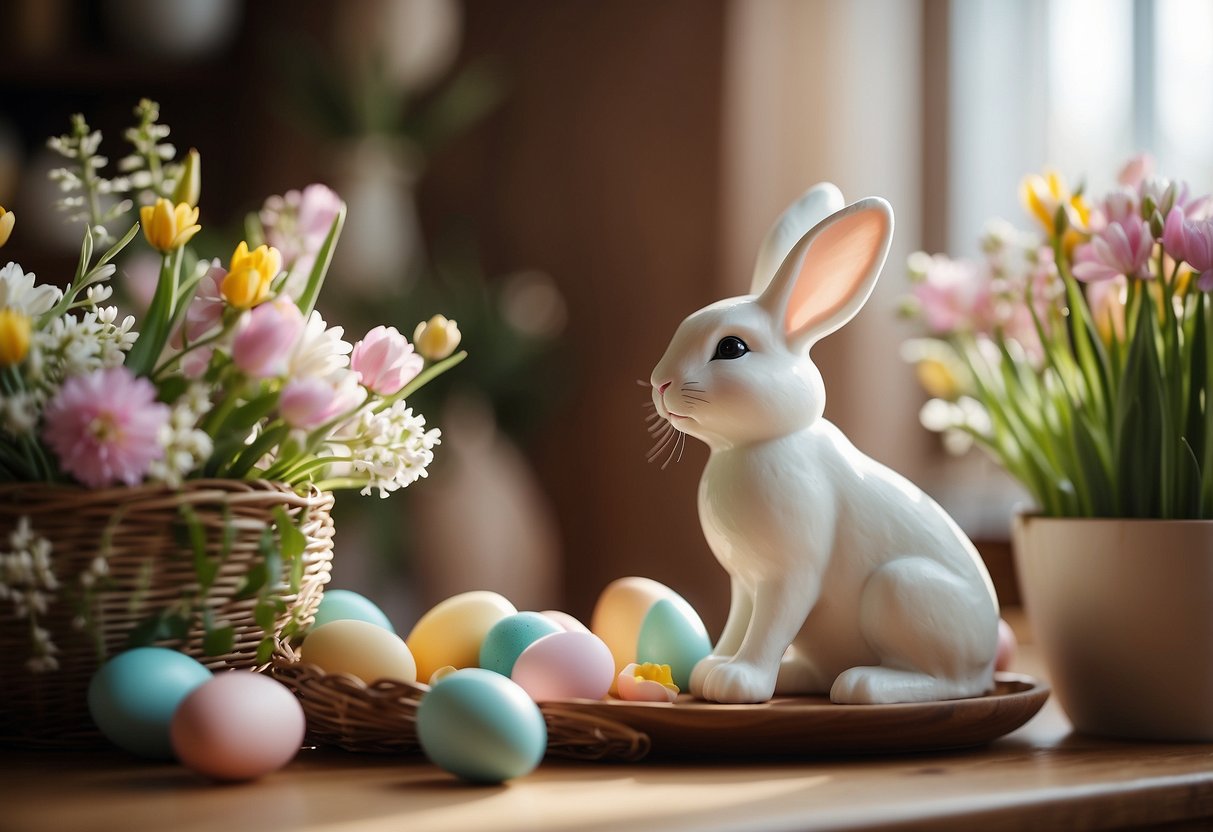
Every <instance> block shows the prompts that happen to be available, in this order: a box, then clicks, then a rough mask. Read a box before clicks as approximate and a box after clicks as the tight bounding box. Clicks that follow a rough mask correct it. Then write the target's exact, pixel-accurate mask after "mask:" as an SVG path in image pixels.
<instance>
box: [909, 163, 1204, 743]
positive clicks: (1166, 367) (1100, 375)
mask: <svg viewBox="0 0 1213 832" xmlns="http://www.w3.org/2000/svg"><path fill="white" fill-rule="evenodd" d="M1022 196H1023V200H1024V203H1025V206H1026V207H1027V208H1028V210H1029V213H1030V214H1031V215H1032V216H1033V217H1034V218H1035V219H1036V220H1037V221H1038V223H1039V228H1038V231H1037V232H1036V233H1024V232H1021V231H1018V230H1015V229H1013V228H1011V227H1010V226H1009V225H1007V224H1005V223H998V224H995V225H992V226H991V227H990V229H989V231H988V233H987V234H986V236H985V238H984V239H983V240H982V250H983V257H982V258H981V259H980V260H955V259H949V258H947V257H943V256H939V255H937V256H934V257H929V256H927V255H926V254H923V253H919V254H916V255H914V256H913V257H912V258H911V261H910V267H911V274H912V278H913V294H912V297H911V298H910V303H909V305H908V307H907V308H908V311H910V312H911V314H913V315H914V316H916V317H917V318H918V319H919V320H921V321H922V322H923V323H924V324H925V326H926V329H927V330H928V331H929V336H930V337H927V338H920V339H916V340H912V341H909V342H907V344H906V345H905V356H906V358H907V359H908V360H910V361H912V362H913V363H914V364H915V365H916V367H917V371H918V375H919V378H920V380H921V381H922V382H923V384H924V386H925V387H926V388H927V390H928V392H929V393H930V394H931V395H932V396H933V398H932V399H931V400H930V401H929V402H927V404H926V405H925V407H924V408H923V411H922V421H923V423H924V425H926V426H927V427H928V428H930V429H933V430H937V431H941V432H943V433H944V434H945V436H946V437H947V439H948V444H949V445H951V446H952V447H958V446H961V445H964V444H966V443H975V444H977V445H979V446H981V447H982V448H983V449H985V450H986V451H987V452H988V453H990V454H991V455H992V456H993V457H994V458H995V459H996V460H997V461H998V462H999V463H1000V464H1001V465H1002V466H1003V467H1004V468H1005V469H1006V470H1007V471H1008V472H1009V473H1010V474H1011V475H1012V476H1013V477H1015V478H1016V479H1017V480H1019V482H1020V483H1022V484H1023V486H1024V487H1025V488H1026V489H1027V491H1028V492H1029V494H1031V496H1032V498H1033V499H1034V501H1035V503H1036V505H1035V508H1034V510H1033V511H1031V512H1028V513H1024V514H1021V515H1020V516H1018V517H1017V518H1016V521H1015V526H1014V543H1015V553H1016V562H1017V568H1018V571H1019V578H1020V583H1021V587H1022V589H1023V594H1024V600H1025V605H1026V608H1027V612H1028V615H1029V617H1030V620H1031V624H1032V628H1033V632H1034V634H1035V636H1036V639H1037V640H1038V642H1039V643H1040V645H1041V648H1042V650H1043V653H1044V657H1045V660H1046V663H1047V665H1048V668H1049V671H1050V674H1051V676H1052V678H1053V682H1054V686H1055V689H1056V691H1057V696H1058V698H1059V700H1060V701H1061V704H1062V706H1063V707H1064V708H1065V710H1066V712H1067V713H1068V714H1069V716H1070V718H1071V720H1072V721H1073V723H1074V725H1075V727H1076V728H1077V729H1079V730H1081V731H1084V732H1088V733H1093V734H1101V735H1108V736H1121V737H1140V738H1152V739H1180V740H1213V522H1211V518H1213V402H1211V401H1210V397H1211V396H1213V298H1210V296H1209V292H1210V291H1213V211H1211V207H1213V206H1211V204H1210V200H1209V198H1208V197H1200V198H1194V197H1193V196H1192V194H1191V193H1190V191H1189V188H1188V186H1187V185H1186V184H1184V183H1182V182H1177V181H1171V180H1167V179H1162V178H1158V177H1156V176H1154V174H1153V164H1152V162H1151V160H1150V159H1149V158H1148V157H1145V156H1142V157H1138V158H1136V159H1134V160H1132V161H1131V162H1130V163H1129V164H1128V165H1127V166H1126V167H1125V169H1124V170H1123V171H1122V172H1121V173H1120V176H1119V187H1117V188H1116V189H1115V190H1113V191H1112V192H1111V193H1109V194H1106V195H1105V196H1103V197H1100V198H1093V197H1091V196H1089V195H1087V194H1086V193H1084V192H1083V189H1081V188H1079V189H1077V190H1075V191H1071V190H1070V189H1069V188H1068V187H1067V185H1066V183H1065V181H1064V180H1063V179H1062V178H1061V177H1060V176H1059V175H1057V174H1055V173H1048V174H1046V175H1045V176H1030V177H1028V178H1027V180H1025V182H1024V184H1023V186H1022Z"/></svg>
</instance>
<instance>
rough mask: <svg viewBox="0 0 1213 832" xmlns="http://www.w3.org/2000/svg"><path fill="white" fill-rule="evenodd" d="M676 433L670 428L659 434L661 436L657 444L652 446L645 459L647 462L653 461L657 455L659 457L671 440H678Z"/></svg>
mask: <svg viewBox="0 0 1213 832" xmlns="http://www.w3.org/2000/svg"><path fill="white" fill-rule="evenodd" d="M677 434H678V431H677V430H670V431H668V432H666V433H663V434H661V437H660V438H659V439H658V440H657V444H656V445H654V446H653V449H652V450H651V451H649V454H648V457H647V460H648V461H649V462H653V461H654V460H656V459H657V457H659V456H661V455H662V454H663V453H665V449H666V448H668V447H669V446H670V443H671V442H677V441H678V439H677Z"/></svg>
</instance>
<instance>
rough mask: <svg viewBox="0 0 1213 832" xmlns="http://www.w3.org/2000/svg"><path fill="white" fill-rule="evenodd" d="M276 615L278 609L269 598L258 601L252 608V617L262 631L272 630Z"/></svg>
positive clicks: (269, 631)
mask: <svg viewBox="0 0 1213 832" xmlns="http://www.w3.org/2000/svg"><path fill="white" fill-rule="evenodd" d="M277 617H278V610H277V609H276V608H275V607H274V604H273V603H271V602H270V600H269V599H263V600H261V601H258V602H257V606H256V607H254V608H253V618H254V620H256V622H257V626H258V627H260V628H261V632H263V633H272V632H273V631H274V623H275V620H276V619H277Z"/></svg>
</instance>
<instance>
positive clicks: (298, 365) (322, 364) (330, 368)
mask: <svg viewBox="0 0 1213 832" xmlns="http://www.w3.org/2000/svg"><path fill="white" fill-rule="evenodd" d="M344 334H345V328H344V327H339V326H333V327H330V326H327V325H326V324H325V322H324V318H322V317H320V313H319V312H316V311H315V310H313V311H312V314H311V315H309V316H308V319H307V323H306V324H305V325H304V327H303V334H302V335H300V336H299V343H298V344H296V346H295V352H294V353H293V354H292V355H291V359H290V363H289V365H288V374H289V376H290V377H292V378H298V377H300V376H311V377H312V378H325V377H327V376H331V375H332V374H333V373H334V372H335V371H337V370H341V369H344V368H345V367H348V366H350V352H351V351H352V350H353V349H354V347H353V345H352V344H350V343H349V342H348V341H344V340H342V338H341V336H342V335H344Z"/></svg>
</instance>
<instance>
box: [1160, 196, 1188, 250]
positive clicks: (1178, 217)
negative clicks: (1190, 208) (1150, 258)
mask: <svg viewBox="0 0 1213 832" xmlns="http://www.w3.org/2000/svg"><path fill="white" fill-rule="evenodd" d="M1186 224H1187V221H1186V219H1185V218H1184V209H1183V208H1180V207H1179V206H1176V207H1174V208H1172V209H1171V210H1170V212H1169V213H1168V214H1167V221H1166V223H1164V224H1163V228H1162V247H1163V249H1164V250H1165V251H1166V252H1167V254H1169V255H1171V257H1173V258H1174V259H1176V260H1187V259H1188V254H1187V250H1188V249H1187V245H1186V239H1185V234H1184V225H1186Z"/></svg>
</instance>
